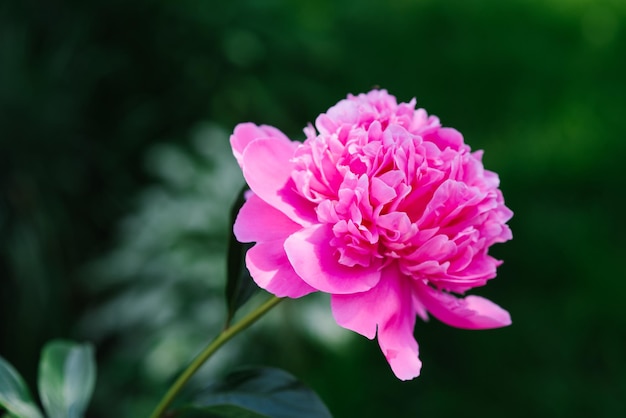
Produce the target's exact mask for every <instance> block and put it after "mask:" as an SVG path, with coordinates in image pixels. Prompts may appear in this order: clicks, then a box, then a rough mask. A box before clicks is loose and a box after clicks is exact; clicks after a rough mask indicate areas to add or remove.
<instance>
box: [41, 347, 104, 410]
mask: <svg viewBox="0 0 626 418" xmlns="http://www.w3.org/2000/svg"><path fill="white" fill-rule="evenodd" d="M95 382H96V365H95V360H94V354H93V347H92V346H91V345H90V344H77V343H74V342H69V341H58V340H57V341H52V342H49V343H48V344H46V346H45V347H44V349H43V351H42V353H41V360H40V362H39V380H38V384H39V396H40V397H41V402H42V403H43V406H44V409H45V410H46V412H47V414H48V416H49V418H80V417H82V416H83V414H84V412H85V410H86V409H87V405H88V404H89V400H90V399H91V395H92V393H93V389H94V385H95Z"/></svg>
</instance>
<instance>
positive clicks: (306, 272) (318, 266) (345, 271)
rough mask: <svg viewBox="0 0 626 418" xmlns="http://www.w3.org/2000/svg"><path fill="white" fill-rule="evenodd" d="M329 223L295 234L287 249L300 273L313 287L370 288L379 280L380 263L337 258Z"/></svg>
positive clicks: (329, 289)
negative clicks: (353, 262) (359, 263)
mask: <svg viewBox="0 0 626 418" xmlns="http://www.w3.org/2000/svg"><path fill="white" fill-rule="evenodd" d="M334 237H335V236H334V234H333V232H332V227H331V226H330V225H314V226H312V227H309V228H304V229H302V230H300V231H298V232H296V233H294V234H292V235H291V236H290V237H289V238H287V240H286V241H285V250H286V252H287V257H288V258H289V261H291V265H292V266H293V268H294V270H295V271H296V273H298V275H299V276H300V277H301V278H302V280H304V281H305V282H307V283H308V284H310V285H311V286H313V287H314V288H316V289H318V290H321V291H323V292H328V293H338V294H346V293H355V292H363V291H365V290H369V289H371V288H372V287H374V286H375V285H376V283H378V281H379V280H380V271H379V270H378V264H376V265H372V266H370V267H361V266H354V267H347V266H344V265H342V264H339V263H338V262H337V257H336V254H335V252H336V250H335V248H333V247H332V246H331V245H330V241H331V240H332V239H333V238H334Z"/></svg>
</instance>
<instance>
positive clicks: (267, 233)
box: [233, 194, 302, 242]
mask: <svg viewBox="0 0 626 418" xmlns="http://www.w3.org/2000/svg"><path fill="white" fill-rule="evenodd" d="M299 229H302V227H301V226H300V225H298V224H297V223H295V222H293V221H292V220H291V219H289V218H288V217H287V216H285V215H284V214H283V213H282V212H280V211H278V210H277V209H275V208H274V207H272V206H270V205H268V204H267V203H265V202H264V201H263V200H261V199H260V198H259V197H258V196H257V195H255V194H252V195H251V196H250V197H249V198H248V200H246V201H245V203H244V204H243V206H242V207H241V209H240V210H239V214H238V215H237V219H236V220H235V225H233V231H234V233H235V237H236V238H237V240H238V241H239V242H265V241H273V240H277V239H282V240H283V241H284V240H285V239H286V238H287V237H288V236H289V235H291V234H293V233H294V232H296V231H297V230H299Z"/></svg>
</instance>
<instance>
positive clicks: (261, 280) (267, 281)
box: [246, 240, 316, 298]
mask: <svg viewBox="0 0 626 418" xmlns="http://www.w3.org/2000/svg"><path fill="white" fill-rule="evenodd" d="M246 266H247V267H248V270H250V275H251V276H252V278H253V279H254V281H255V282H256V284H258V285H259V287H261V288H263V289H265V290H267V291H268V292H270V293H273V294H274V295H276V296H278V297H290V298H299V297H302V296H304V295H308V294H309V293H312V292H315V290H316V289H314V288H312V287H311V286H309V285H308V284H306V283H305V282H304V281H302V279H301V278H300V277H298V275H297V274H296V272H295V271H294V270H293V268H292V267H291V264H289V260H288V259H287V255H286V254H285V250H284V249H283V241H282V240H276V241H270V242H263V243H259V244H256V245H255V246H254V247H252V248H250V249H249V250H248V252H247V254H246Z"/></svg>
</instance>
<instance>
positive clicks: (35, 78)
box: [0, 0, 626, 417]
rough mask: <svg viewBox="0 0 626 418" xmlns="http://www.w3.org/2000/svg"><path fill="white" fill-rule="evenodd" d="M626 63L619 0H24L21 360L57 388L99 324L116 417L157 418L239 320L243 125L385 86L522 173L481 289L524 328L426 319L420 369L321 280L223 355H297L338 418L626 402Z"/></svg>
mask: <svg viewBox="0 0 626 418" xmlns="http://www.w3.org/2000/svg"><path fill="white" fill-rule="evenodd" d="M624 74H626V3H624V2H622V1H619V0H571V1H570V0H549V1H537V0H535V1H521V0H513V1H507V2H502V1H497V0H469V1H461V0H457V1H454V0H444V1H434V0H430V1H427V0H423V1H408V0H393V1H388V2H377V1H372V0H369V1H356V0H351V1H350V0H339V1H331V0H305V1H299V2H290V1H286V0H271V1H264V2H256V1H252V0H250V1H231V2H218V1H213V0H181V1H176V2H172V1H148V0H135V1H119V0H107V1H104V0H93V1H89V2H79V1H70V0H65V1H62V0H52V1H48V2H36V1H32V0H30V1H28V0H24V1H13V2H11V1H9V2H3V3H1V4H0V185H1V192H2V195H1V200H0V236H1V239H0V250H1V253H0V254H1V259H0V279H1V280H0V315H1V321H0V354H1V355H2V356H3V357H5V358H7V359H8V360H10V361H11V363H12V364H14V365H15V366H16V367H17V369H18V370H20V371H21V372H22V374H23V375H24V376H25V377H26V379H27V380H29V381H30V383H31V386H32V382H33V381H34V377H35V374H36V364H37V359H38V353H39V351H40V349H41V346H42V345H43V343H44V342H45V341H46V340H48V339H50V338H56V337H69V338H73V339H81V338H88V339H91V340H94V341H97V343H98V346H97V350H96V351H97V355H98V362H99V368H98V369H99V371H102V373H101V374H100V377H99V380H98V382H97V388H96V395H95V396H96V399H95V401H94V404H93V405H92V408H91V410H90V414H91V416H94V417H99V416H139V415H141V414H144V415H145V412H146V411H147V410H148V409H150V408H151V407H152V406H153V405H154V403H155V402H156V398H155V397H156V396H158V394H159V393H161V391H162V390H163V388H164V386H165V385H166V383H167V382H166V380H167V379H168V376H170V375H171V374H172V373H174V372H175V369H176V368H177V367H180V366H181V363H184V362H185V361H186V359H187V358H189V357H190V356H191V355H192V354H193V353H194V352H196V351H197V350H199V349H200V347H201V345H202V344H203V343H204V342H205V341H206V340H208V339H209V338H210V337H211V336H212V335H213V334H214V332H215V330H216V329H217V328H218V327H219V323H220V321H222V320H223V316H221V315H225V312H224V311H225V308H224V306H223V302H222V301H221V292H222V291H223V286H224V283H223V274H224V273H223V271H224V268H225V253H224V250H225V244H226V240H227V238H228V234H229V232H228V225H227V219H228V212H229V208H230V205H231V204H232V202H233V201H234V199H235V196H236V194H237V193H238V191H239V188H240V186H241V178H240V177H238V174H237V173H236V168H235V169H233V167H234V166H233V164H234V162H233V160H232V159H230V158H231V157H230V156H229V155H228V149H227V137H228V132H229V131H230V130H232V127H233V126H234V124H236V123H238V122H241V121H247V120H251V121H254V122H257V123H266V124H271V125H275V126H277V127H279V128H281V129H283V130H284V131H285V132H286V133H287V134H289V135H290V136H292V137H294V138H302V137H303V135H302V133H301V129H302V127H303V126H305V125H306V123H308V122H313V119H314V117H315V115H317V114H318V113H320V112H322V111H324V110H326V109H327V108H328V107H329V106H330V105H332V104H334V103H335V102H337V101H338V100H339V99H340V98H342V97H344V96H345V94H346V93H348V92H352V93H358V92H363V91H366V90H369V89H370V88H371V87H373V86H381V87H384V88H387V89H388V90H389V91H390V92H391V93H392V94H395V95H396V96H397V97H398V98H399V100H401V101H408V100H409V99H410V98H412V97H413V96H416V97H417V99H418V105H420V106H423V107H425V108H426V109H427V110H428V111H429V112H431V113H434V114H436V115H438V116H440V118H441V119H442V122H443V124H444V125H446V126H453V127H455V128H457V129H459V130H460V131H461V132H463V133H464V135H465V138H466V141H467V142H468V143H469V144H470V145H471V146H472V147H473V148H474V149H485V164H486V166H487V168H489V169H492V170H494V171H497V172H498V173H499V174H500V178H501V180H502V189H503V191H504V195H505V198H506V201H507V204H508V205H509V206H510V207H511V208H512V209H513V211H514V212H515V217H514V218H513V220H512V221H511V226H512V229H513V233H514V237H515V238H514V240H513V241H511V242H509V243H506V244H505V245H501V246H498V247H496V248H494V251H493V253H494V254H495V255H496V256H498V257H500V258H503V259H504V260H505V263H504V265H503V266H502V267H501V268H500V271H499V277H498V279H496V280H494V281H492V282H491V283H490V284H489V285H488V286H487V287H485V288H484V289H480V292H479V293H480V294H481V295H484V296H487V297H490V298H492V299H493V300H494V301H496V302H498V303H499V304H501V305H502V306H504V307H506V308H507V309H509V310H510V311H511V314H512V317H513V326H512V327H510V328H507V329H502V330H496V331H484V332H468V331H461V330H456V329H450V328H448V327H445V326H443V325H441V324H439V323H438V322H437V321H435V320H433V321H431V322H429V323H427V324H423V323H418V325H417V327H416V336H417V339H418V342H419V343H420V349H421V358H422V360H423V362H424V369H423V371H422V376H421V377H420V378H418V379H417V380H415V381H412V382H409V383H402V382H399V381H397V380H396V379H395V378H394V377H393V374H392V373H391V372H390V371H389V369H388V366H387V364H386V362H385V361H384V360H383V358H382V356H381V354H380V352H379V350H378V348H377V347H376V346H375V343H374V342H369V341H367V340H365V339H363V338H358V337H347V338H348V340H347V342H346V340H345V338H346V337H344V336H345V335H349V334H348V333H349V332H348V331H343V330H341V329H331V330H328V329H327V328H324V327H322V328H320V327H318V325H317V324H319V323H325V322H324V321H327V320H328V319H329V317H330V313H329V311H328V310H327V309H326V310H325V311H324V310H323V311H321V312H320V311H319V310H316V309H309V307H308V305H307V303H311V304H313V305H315V306H318V305H322V306H323V305H324V303H327V301H326V300H324V299H323V298H309V299H311V300H307V301H304V302H300V301H297V302H292V303H288V304H285V306H281V307H280V308H277V309H279V310H277V312H276V313H273V314H272V315H273V316H270V317H268V318H267V319H268V320H269V321H268V324H266V326H265V327H264V328H263V330H262V332H258V333H252V334H251V335H252V336H247V337H243V338H242V339H241V340H240V341H239V344H238V345H235V346H234V347H235V348H232V352H230V353H226V354H225V357H224V358H223V359H222V360H223V361H222V360H220V361H218V363H225V365H226V366H230V365H234V364H235V363H237V360H236V359H237V358H245V359H246V362H255V363H259V364H264V365H268V366H280V367H284V368H286V369H287V370H289V371H290V372H291V373H293V374H294V375H296V376H298V377H300V378H301V379H302V380H304V381H305V382H307V383H308V384H309V385H310V386H312V387H313V388H314V389H315V390H316V391H317V392H318V393H319V394H320V396H321V397H322V399H324V401H325V402H326V403H327V404H328V406H329V408H330V410H331V411H332V412H333V414H334V415H335V416H337V417H352V416H362V417H379V416H429V417H447V416H453V415H460V414H469V415H478V414H479V413H480V414H481V416H484V417H500V416H508V417H517V416H519V417H527V416H536V417H552V416H568V417H587V416H597V417H614V416H624V415H626V405H625V401H624V394H625V393H626V358H625V356H624V353H625V352H626V316H624V314H623V307H622V305H623V302H622V299H623V294H624V291H625V290H626V281H624V276H625V275H624V272H623V267H622V263H623V257H624V250H626V246H625V245H624V243H623V240H622V237H623V236H624V234H625V233H626V228H625V226H626V225H625V222H624V221H623V219H622V214H621V212H622V208H623V206H624V204H625V203H626V202H625V198H624V192H623V190H624V184H623V183H624V180H625V179H626V176H625V175H624V172H623V162H622V160H623V155H624V154H625V153H626V145H625V142H624V141H623V138H622V137H623V132H626V117H624V116H625V115H626V99H625V98H626V78H625V77H624ZM229 164H230V165H229ZM318 299H319V300H318ZM301 306H307V308H306V313H307V315H300V316H294V313H296V312H298V311H303V310H304V309H300V308H299V307H301ZM107 312H108V314H107ZM220 312H221V313H220ZM103 315H104V316H103ZM324 315H326V317H324V318H321V317H323V316H324ZM272 318H273V319H272ZM104 319H107V321H108V322H107V321H105V320H104ZM316 327H318V328H320V329H319V330H317V328H316ZM323 330H326V331H323ZM311 331H313V332H311ZM323 332H328V333H329V334H323V336H322V337H321V338H320V337H318V338H316V337H315V335H318V336H319V335H320V334H321V333H323ZM337 335H339V337H337ZM329 341H332V342H329ZM227 351H228V350H227ZM238 356H240V357H238ZM216 360H218V359H216ZM157 365H160V367H157ZM150 370H152V371H150ZM211 370H212V371H214V372H215V373H220V372H221V371H220V369H219V367H217V366H216V367H215V368H214V369H211ZM207 374H209V373H208V372H207ZM111 403H114V405H111ZM111 408H113V409H111ZM390 408H391V410H392V411H393V412H392V413H390V412H389V411H390ZM111 411H114V412H115V413H114V414H112V412H111Z"/></svg>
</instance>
